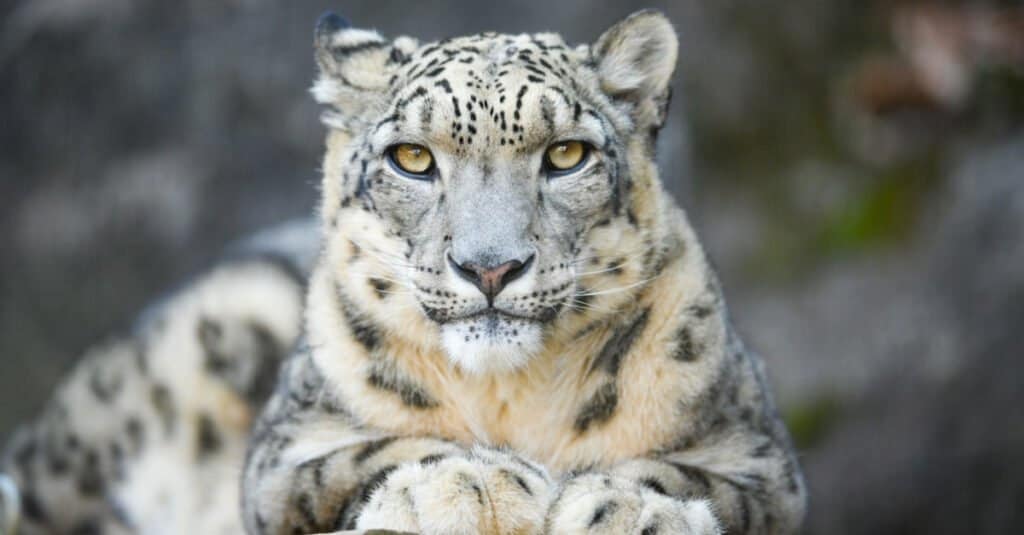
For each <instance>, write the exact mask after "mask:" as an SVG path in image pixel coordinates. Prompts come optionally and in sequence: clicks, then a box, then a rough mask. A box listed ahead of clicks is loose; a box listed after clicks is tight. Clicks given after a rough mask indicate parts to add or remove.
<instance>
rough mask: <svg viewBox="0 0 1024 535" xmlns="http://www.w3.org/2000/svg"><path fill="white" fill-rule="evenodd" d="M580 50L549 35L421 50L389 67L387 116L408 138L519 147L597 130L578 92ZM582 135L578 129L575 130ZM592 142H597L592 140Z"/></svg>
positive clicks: (463, 41) (478, 39)
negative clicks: (393, 70) (394, 67)
mask: <svg viewBox="0 0 1024 535" xmlns="http://www.w3.org/2000/svg"><path fill="white" fill-rule="evenodd" d="M583 55H584V54H583V53H582V52H581V51H577V50H573V49H570V48H569V47H567V46H566V45H565V43H564V42H563V41H562V39H561V38H560V37H559V36H557V35H554V34H533V35H526V34H524V35H499V34H481V35H475V36H469V37H460V38H456V39H451V40H447V41H442V42H439V43H432V44H428V45H424V46H422V47H420V48H419V49H418V50H416V51H415V52H414V53H413V54H412V55H411V56H410V57H409V58H405V59H404V61H402V62H401V65H400V66H399V68H398V69H397V72H396V74H395V78H394V80H393V88H394V89H393V90H392V99H391V100H392V105H391V111H390V115H389V118H390V119H391V121H392V122H393V125H392V128H391V129H392V130H393V131H395V133H396V134H399V133H400V134H401V135H404V136H407V137H408V136H413V139H410V140H411V141H417V142H424V143H430V144H431V145H433V146H437V145H438V144H441V145H447V146H448V148H451V149H453V150H457V151H460V152H461V151H468V150H472V149H475V148H488V149H494V148H495V147H498V148H500V147H506V148H508V149H509V150H515V149H520V150H525V149H526V148H528V147H529V146H531V145H533V144H535V143H543V142H545V141H550V138H557V137H559V136H561V135H569V134H570V133H586V132H590V131H593V133H594V136H595V137H596V136H598V134H597V132H599V131H600V125H598V124H591V123H596V122H598V118H597V116H596V114H593V113H592V112H591V113H584V111H586V110H589V108H590V106H589V105H588V104H587V103H585V102H583V100H582V98H581V96H580V91H579V84H580V81H579V74H580V72H579V70H580V68H581V67H582V65H583V59H584V58H583V57H582V56H583ZM580 131H582V132H580ZM593 141H594V142H600V141H601V140H600V139H594V140H593Z"/></svg>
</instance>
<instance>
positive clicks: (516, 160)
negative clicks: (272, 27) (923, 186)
mask: <svg viewBox="0 0 1024 535" xmlns="http://www.w3.org/2000/svg"><path fill="white" fill-rule="evenodd" d="M678 46H679V44H678V38H677V36H676V33H675V31H674V29H673V27H672V25H671V24H670V22H669V21H668V20H667V18H666V17H665V16H664V15H662V14H661V13H659V12H657V11H650V10H645V11H640V12H637V13H634V14H632V15H630V16H628V17H626V18H625V19H623V20H621V21H619V22H618V23H616V24H615V25H613V26H612V27H611V28H609V29H608V30H606V31H605V32H604V33H603V34H601V35H600V36H599V37H598V38H597V40H596V41H594V42H593V43H591V44H582V45H569V44H567V43H566V42H565V40H564V39H563V38H562V37H560V36H559V35H557V34H554V33H538V34H521V35H511V34H499V33H482V34H478V35H472V36H465V37H456V38H451V39H445V40H442V41H438V42H430V43H420V42H419V41H417V40H416V39H414V38H412V37H406V36H402V37H397V38H394V39H386V38H384V37H383V36H382V35H381V34H380V33H378V32H377V31H375V30H368V29H360V28H355V27H353V26H352V25H351V24H350V23H349V22H348V21H347V20H345V19H344V18H342V17H340V16H337V15H334V14H326V15H324V16H323V17H321V18H320V20H319V21H318V23H317V25H316V30H315V33H314V49H315V58H316V63H317V68H318V73H317V76H316V79H315V81H314V84H313V87H312V94H313V96H314V98H315V100H316V101H317V102H319V103H320V104H322V105H323V106H324V107H325V111H324V114H323V123H324V125H325V126H326V128H327V135H326V150H325V156H324V159H323V165H322V174H323V179H322V184H321V201H320V207H319V210H318V213H317V223H316V225H317V226H318V231H317V232H315V233H314V232H312V231H310V232H309V233H307V234H316V235H317V238H316V240H315V242H316V245H315V246H311V247H308V248H307V250H306V251H305V252H304V255H305V258H306V260H305V261H293V260H291V259H290V258H291V257H289V256H288V255H287V254H284V255H271V257H272V258H273V259H274V260H273V261H271V260H270V258H271V257H268V256H267V255H266V254H263V255H255V256H250V257H247V259H243V260H239V259H237V258H236V259H234V260H232V261H227V262H226V263H225V264H223V265H221V266H218V267H216V268H214V270H213V271H212V272H211V274H209V275H207V276H206V277H203V278H201V279H200V280H198V281H197V282H195V283H192V284H190V285H188V286H186V287H185V288H184V289H182V290H181V291H179V293H178V294H176V295H175V296H174V297H173V298H172V299H171V300H170V303H167V304H164V305H161V306H159V307H157V309H156V311H155V312H151V313H149V314H147V315H145V318H146V321H144V322H143V325H144V326H143V327H142V328H140V329H139V330H138V331H137V332H136V333H134V334H133V335H132V336H130V337H128V338H127V339H126V340H125V341H115V342H114V344H113V345H112V346H109V347H107V348H106V349H104V350H101V351H99V352H98V353H97V354H96V355H94V356H91V357H89V358H87V359H86V361H85V362H84V363H83V364H82V367H81V371H78V370H76V372H75V373H73V374H72V376H71V377H70V378H69V379H68V380H67V381H66V383H65V384H64V385H63V386H62V387H60V389H59V390H58V393H57V395H56V397H55V400H54V402H53V403H52V404H51V406H50V407H49V408H48V409H47V411H46V414H45V415H44V417H43V418H42V419H40V420H39V421H37V422H36V423H34V424H32V425H30V426H29V428H28V430H27V431H26V432H24V433H22V434H19V435H18V436H17V437H16V439H15V441H14V443H13V444H12V447H11V448H10V449H9V452H10V453H9V454H8V456H7V457H6V459H7V460H6V461H5V465H4V466H5V468H4V469H5V470H6V471H8V472H9V473H11V474H13V476H14V479H15V481H16V482H17V483H18V485H19V487H20V488H21V490H22V502H23V504H22V511H23V516H24V518H25V520H26V523H25V525H26V526H32V527H38V528H39V530H40V531H41V532H50V531H56V532H77V533H108V532H110V533H121V532H124V533H184V532H190V533H191V532H194V533H217V532H223V533H229V532H235V533H237V532H239V531H242V530H243V529H244V531H245V532H246V533H250V534H283V533H289V534H291V533H323V532H332V531H337V530H349V529H359V530H374V529H387V530H396V531H403V532H413V533H421V534H425V535H426V534H430V535H432V534H478V533H487V534H490V533H494V534H534V533H537V534H540V533H552V534H562V533H586V534H613V533H614V534H618V533H631V534H642V535H653V534H656V533H662V534H668V533H700V534H715V533H793V532H796V531H798V530H799V527H800V525H801V522H802V518H803V515H804V510H805V502H806V490H805V485H804V482H803V479H802V476H801V473H800V468H799V464H798V461H797V457H796V454H795V452H794V449H793V447H792V444H791V441H790V439H789V436H788V433H787V430H786V428H785V425H784V424H783V422H782V421H781V419H780V417H779V415H778V413H777V410H776V407H775V405H774V402H773V400H772V395H771V392H770V389H769V386H768V384H767V381H766V379H765V371H764V369H763V363H762V360H761V359H760V358H759V357H758V356H757V355H756V354H755V353H754V352H753V351H751V350H749V349H748V348H746V347H745V345H744V344H743V342H742V341H741V339H740V338H739V336H738V334H737V332H736V330H735V328H734V327H733V326H732V323H731V322H730V319H729V314H728V311H727V309H726V306H725V303H724V300H723V293H722V289H721V287H720V284H719V282H718V279H717V278H716V276H715V273H714V271H713V269H712V268H711V266H710V263H709V260H708V257H707V255H706V254H705V252H704V250H703V248H702V246H701V244H700V242H699V240H698V238H697V236H696V234H695V232H694V229H693V227H692V226H691V224H690V223H689V221H688V219H687V217H686V214H685V213H684V212H683V210H682V209H681V208H680V207H679V206H678V205H677V204H676V202H675V201H674V200H673V198H672V197H671V195H670V194H668V193H667V191H666V189H665V186H664V184H663V183H662V181H661V179H660V176H659V171H658V166H657V163H656V152H657V146H658V144H657V140H658V133H659V131H660V130H661V128H662V127H663V126H664V124H665V121H666V117H667V113H668V105H669V101H670V97H671V80H672V77H673V73H674V70H675V64H676V59H677V54H678ZM673 172H678V171H673ZM268 377H269V379H268ZM104 400H107V401H106V402H104ZM73 430H78V431H73ZM55 464H56V466H54V465H55ZM90 529H91V530H92V531H89V530H90ZM73 530H78V531H73ZM232 530H234V531H232ZM29 532H30V533H34V532H35V531H29Z"/></svg>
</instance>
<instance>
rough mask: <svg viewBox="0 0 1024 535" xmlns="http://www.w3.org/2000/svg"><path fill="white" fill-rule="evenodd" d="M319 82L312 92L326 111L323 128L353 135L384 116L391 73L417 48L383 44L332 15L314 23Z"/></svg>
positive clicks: (411, 42) (410, 42) (407, 42)
mask: <svg viewBox="0 0 1024 535" xmlns="http://www.w3.org/2000/svg"><path fill="white" fill-rule="evenodd" d="M314 47H315V49H316V62H317V66H318V67H319V71H320V72H319V76H318V77H317V79H316V81H315V82H314V83H313V88H312V89H311V92H312V93H313V97H314V98H315V99H316V101H317V102H319V103H321V104H326V105H328V106H330V107H331V110H330V111H328V112H326V113H325V114H324V115H323V121H324V123H325V124H327V125H328V126H330V127H332V128H336V129H339V130H342V131H345V132H347V133H350V134H351V133H355V132H358V131H359V130H361V129H362V128H364V127H366V126H367V123H368V122H369V121H372V120H373V119H374V117H376V116H377V115H379V114H381V113H383V112H384V107H385V106H386V105H387V102H386V100H385V98H386V94H387V90H388V86H389V84H390V80H391V77H392V74H393V70H394V69H395V68H396V67H397V66H398V65H399V64H400V63H402V62H403V61H405V59H406V58H408V57H409V56H410V55H411V54H412V52H413V51H414V50H416V48H417V47H418V43H417V42H416V40H415V39H412V38H409V37H399V38H397V39H395V40H394V41H391V42H389V41H387V40H386V39H384V37H382V36H381V35H380V34H379V33H377V32H376V31H375V30H363V29H359V28H353V27H352V25H351V24H350V23H349V22H348V21H347V20H345V19H344V18H343V17H340V16H338V15H336V14H334V13H325V14H324V15H322V16H321V17H320V19H319V20H318V21H317V23H316V32H315V37H314Z"/></svg>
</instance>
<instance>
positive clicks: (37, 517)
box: [21, 489, 47, 524]
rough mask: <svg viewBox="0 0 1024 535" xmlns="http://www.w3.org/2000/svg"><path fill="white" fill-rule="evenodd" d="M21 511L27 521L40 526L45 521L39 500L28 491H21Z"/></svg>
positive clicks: (44, 514)
mask: <svg viewBox="0 0 1024 535" xmlns="http://www.w3.org/2000/svg"><path fill="white" fill-rule="evenodd" d="M21 511H22V512H23V513H25V517H26V518H28V519H29V520H31V521H33V522H35V523H37V524H41V523H44V522H45V521H46V517H47V514H46V509H44V508H43V504H42V503H40V502H39V498H38V497H37V496H36V494H35V493H34V492H32V491H31V490H29V489H21Z"/></svg>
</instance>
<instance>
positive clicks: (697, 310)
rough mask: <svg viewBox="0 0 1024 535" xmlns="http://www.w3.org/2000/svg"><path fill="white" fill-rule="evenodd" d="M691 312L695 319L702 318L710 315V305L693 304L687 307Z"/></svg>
mask: <svg viewBox="0 0 1024 535" xmlns="http://www.w3.org/2000/svg"><path fill="white" fill-rule="evenodd" d="M688 310H689V311H690V313H691V314H693V316H694V317H695V318H697V319H704V318H706V317H708V316H710V315H711V312H712V310H711V307H709V306H704V305H693V306H691V307H690V308H689V309H688Z"/></svg>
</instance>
